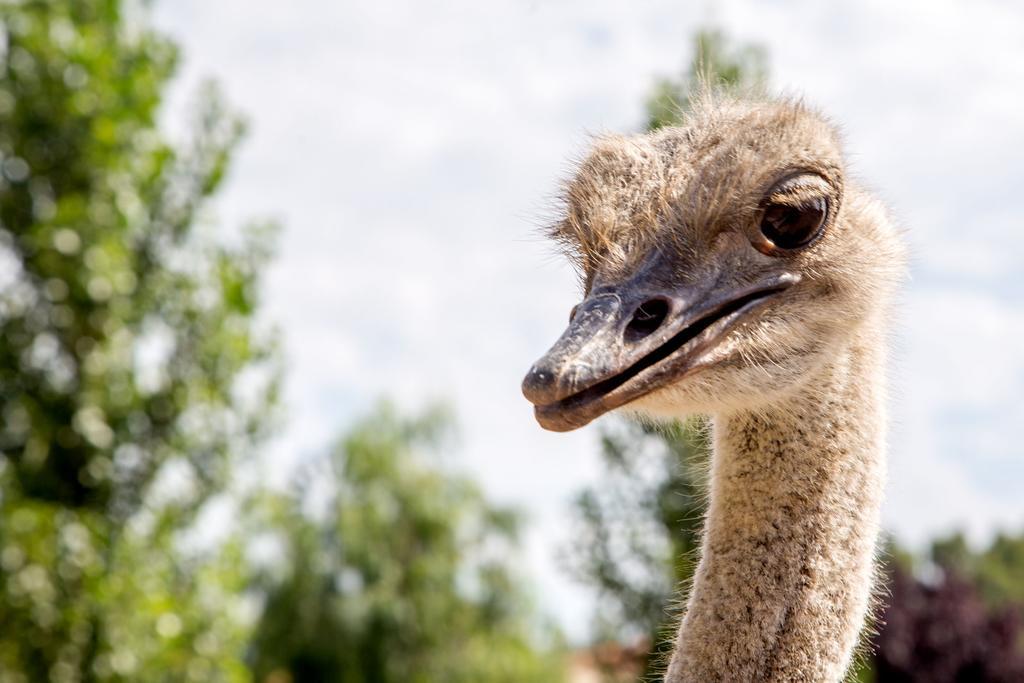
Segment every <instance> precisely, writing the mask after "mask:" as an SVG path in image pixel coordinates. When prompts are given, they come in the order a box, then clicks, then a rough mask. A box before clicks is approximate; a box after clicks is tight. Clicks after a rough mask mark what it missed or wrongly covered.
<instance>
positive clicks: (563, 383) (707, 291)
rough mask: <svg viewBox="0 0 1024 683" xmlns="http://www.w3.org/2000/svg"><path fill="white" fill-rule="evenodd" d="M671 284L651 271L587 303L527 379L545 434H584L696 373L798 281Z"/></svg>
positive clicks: (780, 277)
mask: <svg viewBox="0 0 1024 683" xmlns="http://www.w3.org/2000/svg"><path fill="white" fill-rule="evenodd" d="M664 281H665V278H657V277H652V275H651V273H650V272H649V271H648V272H646V273H641V274H639V275H638V276H637V277H634V278H633V279H631V280H629V281H627V282H624V283H620V284H618V285H615V286H596V287H594V288H593V289H592V291H591V293H590V295H589V296H588V297H587V298H586V299H585V300H584V301H583V302H582V303H580V304H579V306H578V307H577V308H576V310H575V313H574V315H573V317H572V320H571V321H570V323H569V327H568V328H567V329H566V330H565V332H563V333H562V336H561V337H560V338H559V339H558V341H556V342H555V344H554V346H552V347H551V349H550V350H549V351H548V352H547V353H546V354H544V356H543V357H541V358H540V360H538V361H537V362H536V363H534V364H533V367H531V368H530V370H529V372H528V373H527V374H526V378H525V379H524V380H523V394H524V395H525V396H526V398H527V399H528V400H529V401H530V402H531V403H533V404H534V406H535V408H534V412H535V415H536V418H537V421H538V422H539V423H540V425H541V426H542V427H544V428H545V429H550V430H553V431H569V430H572V429H577V428H579V427H582V426H583V425H585V424H587V423H589V422H590V421H591V420H593V419H595V418H597V417H598V416H600V415H602V414H604V413H606V412H608V411H610V410H614V409H615V408H618V407H620V406H622V405H625V404H627V403H629V402H630V401H633V400H635V399H637V398H639V397H641V396H644V395H645V394H648V393H651V392H652V391H655V390H656V389H658V388H660V387H663V386H665V385H666V384H670V383H672V382H675V381H678V380H679V379H681V378H683V377H685V376H686V375H688V374H690V373H692V372H695V371H696V370H698V369H700V368H701V367H703V363H702V357H703V356H705V355H706V352H707V351H708V350H709V349H710V348H712V347H713V346H715V344H716V343H717V342H718V341H720V340H721V338H722V337H723V336H724V335H725V334H726V333H727V332H728V331H729V330H731V329H732V328H733V327H734V326H735V325H736V324H738V323H739V322H740V321H741V320H743V319H744V318H745V317H747V316H748V315H749V314H750V313H751V312H752V311H753V310H754V309H755V308H758V307H759V306H760V305H761V304H763V303H764V302H766V301H767V300H769V299H770V298H772V297H773V296H775V295H777V294H779V293H781V292H782V291H783V290H785V289H787V288H788V287H790V286H791V285H793V284H795V282H796V281H797V278H796V276H794V275H791V274H789V273H781V274H777V275H774V276H771V277H768V278H763V279H762V280H761V281H760V282H758V283H756V284H753V285H745V286H733V287H728V286H722V285H721V284H720V282H721V278H719V277H717V274H709V275H708V276H707V277H704V278H700V279H696V280H695V281H692V282H689V283H687V284H684V285H679V286H665V285H664V284H663V283H664Z"/></svg>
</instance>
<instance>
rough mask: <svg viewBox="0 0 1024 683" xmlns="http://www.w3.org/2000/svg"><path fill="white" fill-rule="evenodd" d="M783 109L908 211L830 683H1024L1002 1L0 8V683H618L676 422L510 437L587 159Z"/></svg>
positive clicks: (693, 512)
mask: <svg viewBox="0 0 1024 683" xmlns="http://www.w3.org/2000/svg"><path fill="white" fill-rule="evenodd" d="M698 73H704V74H705V75H706V76H709V77H710V78H711V79H712V80H714V81H716V82H718V83H719V84H720V85H721V86H722V87H726V88H729V87H737V86H739V87H746V86H765V87H768V88H769V89H771V90H773V91H777V92H781V93H786V94H791V95H799V96H802V97H805V98H806V99H807V100H808V101H809V102H811V103H812V104H814V105H815V106H818V107H820V108H822V109H823V110H824V111H826V112H827V113H828V114H829V115H830V116H832V117H833V118H834V119H835V121H837V122H838V123H839V124H840V126H841V128H842V130H843V132H844V135H845V138H846V141H847V146H848V150H849V156H850V160H851V164H852V166H853V168H854V171H855V173H856V175H857V176H858V177H859V178H860V179H861V180H862V182H864V183H866V184H867V185H868V186H869V187H871V188H873V189H874V190H876V191H877V192H878V193H879V194H880V195H881V196H882V197H883V198H884V199H885V200H886V201H887V202H888V203H889V205H890V206H891V207H892V209H893V211H894V213H895V215H896V216H897V217H898V218H899V221H900V223H901V224H902V225H903V226H904V227H905V228H906V233H907V238H908V240H909V242H910V243H911V249H912V259H913V260H912V267H911V279H910V281H909V282H908V283H907V287H906V291H905V294H904V296H903V298H902V300H901V303H900V310H899V318H898V321H897V324H896V326H895V331H894V335H893V367H892V373H891V374H892V398H891V409H890V412H891V415H892V419H893V425H892V430H891V439H890V443H891V457H890V483H889V487H888V497H887V503H886V507H885V510H884V515H885V516H884V521H885V526H886V528H887V529H888V531H889V533H890V539H889V541H888V549H887V552H886V558H887V559H886V571H887V573H888V574H889V575H890V577H891V579H890V591H891V593H892V595H891V597H890V598H889V599H888V602H889V603H890V607H889V608H888V610H887V611H886V612H885V613H884V614H883V615H880V617H879V620H878V623H877V624H876V626H875V630H876V631H877V635H875V636H874V637H873V638H872V639H871V643H869V646H868V647H866V648H865V653H866V654H865V655H864V657H863V663H862V665H861V668H860V673H859V675H860V677H861V678H862V679H863V680H879V681H947V680H948V681H953V680H972V681H973V680H978V681H987V680H992V681H1018V680H1024V642H1022V639H1024V635H1022V634H1024V628H1022V625H1021V619H1022V612H1021V609H1022V608H1021V604H1022V603H1024V497H1022V495H1021V491H1022V490H1024V457H1022V456H1024V454H1022V453H1021V448H1020V441H1019V425H1020V424H1021V423H1022V420H1024V402H1022V401H1021V398H1022V396H1024V354H1022V353H1021V351H1020V349H1021V339H1022V338H1024V298H1022V293H1024V284H1022V283H1024V280H1022V278H1021V272H1020V265H1019V264H1020V263H1021V261H1022V259H1024V232H1022V231H1021V227H1022V225H1021V218H1020V215H1021V212H1020V209H1019V206H1018V204H1019V202H1018V198H1017V195H1018V194H1019V192H1020V188H1021V187H1022V186H1024V173H1022V171H1021V165H1020V162H1019V157H1020V154H1021V151H1022V150H1024V117H1022V116H1021V112H1022V111H1024V88H1022V84H1024V7H1021V6H1020V5H1018V4H1016V3H1010V2H1000V1H998V0H986V1H982V2H973V3H966V2H958V1H951V2H908V3H900V4H899V5H898V6H894V5H893V4H892V3H884V2H873V1H858V2H853V1H850V2H846V3H840V4H837V5H833V6H829V5H824V4H821V3H811V2H802V1H796V0H793V1H790V0H778V1H775V2H768V3H758V2H753V1H749V2H741V1H733V0H725V1H722V2H705V3H693V4H684V3H678V2H677V3H654V2H635V3H628V4H627V3H612V2H588V3H574V2H558V3H554V2H549V3H544V2H528V1H526V0H519V1H513V0H508V1H499V2H491V3H473V2H452V3H445V4H444V6H440V5H428V4H425V3H416V2H411V1H410V2H386V3H369V2H365V3H331V2H326V1H316V0H301V1H295V2H291V3H280V2H265V1H263V0H258V1H252V0H249V1H243V0H217V1H215V2H209V1H200V0H163V1H162V2H153V3H148V2H137V1H135V0H79V1H76V2H74V3H67V2H57V1H55V0H53V1H41V0H21V1H20V2H15V1H12V0H0V171H2V175H0V333H2V337H0V415H2V418H3V425H2V430H0V447H2V452H3V456H2V459H0V507H2V510H0V512H2V517H0V624H2V625H3V626H2V629H0V680H4V681H7V680H10V681H42V680H53V681H93V680H103V681H106V680H124V681H134V680H139V681H158V680H167V681H179V680H203V681H206V680H257V681H273V682H274V683H284V682H285V681H492V680H493V681H534V680H536V681H560V680H568V681H573V682H580V683H581V682H583V681H597V680H617V681H625V680H637V679H638V678H640V677H642V676H645V675H649V674H650V673H651V672H652V671H655V670H656V669H657V662H658V660H659V653H660V652H662V651H663V649H664V642H665V640H664V637H663V634H664V633H666V631H667V630H670V625H671V620H672V618H673V616H672V614H671V612H672V607H671V604H672V602H671V595H672V593H673V591H674V588H675V586H676V585H678V583H679V582H680V581H682V580H685V579H686V578H687V577H688V576H689V573H690V571H691V569H692V560H693V554H692V551H693V549H694V543H695V534H696V533H697V528H696V525H697V522H696V520H697V519H698V518H699V514H700V511H701V505H702V502H701V490H702V487H703V483H702V481H701V478H700V467H699V461H700V459H701V458H702V457H703V454H704V453H705V451H706V444H705V443H704V439H703V437H702V431H701V424H700V423H699V421H698V422H694V423H688V424H685V425H676V426H670V427H667V428H665V429H664V430H661V431H657V432H655V431H651V430H649V429H644V428H641V427H639V426H636V425H631V424H629V423H627V422H625V421H624V420H621V419H619V418H616V417H614V416H612V417H609V418H606V419H603V420H601V421H599V422H598V423H597V424H595V425H592V426H590V427H587V428H586V429H583V430H581V431H579V432H576V433H572V434H560V435H554V434H549V433H546V432H543V431H542V430H540V428H539V427H537V426H536V424H535V423H534V421H533V418H532V414H531V410H530V407H529V405H528V404H527V403H526V401H525V400H523V399H522V397H521V396H520V394H519V389H518V385H519V381H520V379H521V377H522V375H523V373H524V372H525V370H526V369H527V368H528V366H529V365H530V363H531V362H532V360H533V359H534V358H535V357H536V356H537V355H538V354H540V353H541V352H542V351H543V350H544V349H546V348H547V346H548V345H549V344H550V342H551V341H552V340H553V339H554V338H555V337H556V336H557V335H558V334H559V333H560V331H561V329H562V327H563V326H564V323H565V320H566V318H567V316H568V311H569V309H570V308H571V306H572V305H573V304H574V303H575V302H576V300H577V298H578V295H579V291H578V287H577V284H576V280H575V276H574V274H573V273H572V271H571V269H570V267H569V265H568V264H567V263H565V262H564V261H563V260H561V259H560V258H559V257H558V255H557V254H556V252H555V250H554V249H553V248H552V247H551V246H550V245H548V244H546V243H545V242H544V240H543V239H542V238H541V237H540V236H539V228H540V227H542V226H543V225H544V223H545V221H547V220H549V219H550V217H551V213H552V210H553V206H554V200H555V198H556V194H557V188H558V183H559V181H560V180H561V179H564V178H565V177H566V176H567V174H568V173H570V172H571V164H572V160H573V159H574V158H578V157H579V155H580V154H581V153H582V152H583V151H584V150H585V148H586V145H587V142H588V140H589V139H590V136H592V135H594V134H599V133H601V132H608V131H613V132H640V131H643V130H645V129H647V128H649V127H652V126H659V125H667V124H671V123H672V122H674V121H678V120H680V118H683V117H685V112H686V101H687V93H688V92H689V90H690V88H691V86H692V84H693V82H694V79H695V77H696V76H697V74H698Z"/></svg>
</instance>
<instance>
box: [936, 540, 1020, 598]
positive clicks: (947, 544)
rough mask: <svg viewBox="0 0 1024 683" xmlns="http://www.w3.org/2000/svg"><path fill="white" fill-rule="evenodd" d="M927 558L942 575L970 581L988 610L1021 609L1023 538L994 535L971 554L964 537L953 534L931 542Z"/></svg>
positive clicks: (971, 551)
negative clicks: (984, 545)
mask: <svg viewBox="0 0 1024 683" xmlns="http://www.w3.org/2000/svg"><path fill="white" fill-rule="evenodd" d="M929 555H930V558H931V560H932V562H933V563H934V564H935V565H936V566H938V567H939V568H941V569H942V570H943V571H945V572H947V573H950V574H955V575H957V576H960V577H964V578H966V579H968V580H970V581H971V583H973V584H974V585H975V586H976V587H977V589H978V592H979V593H980V595H981V597H982V598H983V599H984V600H985V602H986V603H987V604H988V605H989V606H992V607H997V606H1003V605H1006V604H1014V605H1018V606H1022V607H1024V534H1020V535H1018V536H1011V535H1009V534H1005V533H999V534H996V537H995V538H994V539H993V540H992V542H991V543H990V544H989V545H988V546H987V547H985V548H984V549H982V550H980V551H974V550H972V549H971V548H970V547H969V546H968V544H967V540H966V539H965V538H964V535H963V534H961V533H954V534H951V535H949V536H947V537H945V538H940V539H937V540H935V541H933V542H932V545H931V550H930V553H929Z"/></svg>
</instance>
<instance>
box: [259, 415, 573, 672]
mask: <svg viewBox="0 0 1024 683" xmlns="http://www.w3.org/2000/svg"><path fill="white" fill-rule="evenodd" d="M450 427H451V423H450V420H449V419H448V417H447V415H446V414H445V413H444V412H443V411H440V410H436V409H435V410H429V411H427V412H425V413H424V414H423V415H421V416H420V417H416V418H412V419H402V418H400V417H398V416H397V415H396V414H395V412H394V411H393V410H392V409H391V408H389V407H388V406H386V405H384V406H382V407H380V408H379V409H378V410H377V411H376V412H375V413H373V414H371V415H370V416H369V417H367V418H365V419H364V420H362V421H361V422H359V423H358V424H357V425H355V427H354V428H353V429H352V430H351V431H350V432H349V433H348V434H347V436H345V437H344V438H343V439H342V440H341V442H340V443H339V444H338V445H337V446H336V447H335V448H334V449H333V450H332V451H331V452H330V454H329V457H328V458H327V459H326V460H324V461H320V462H318V463H317V464H316V466H315V467H313V468H312V469H309V470H307V471H306V473H305V475H304V476H303V477H301V478H300V479H299V480H298V481H297V482H296V483H295V485H294V486H293V489H292V490H291V491H290V492H289V493H285V494H279V495H273V494H262V495H261V496H259V497H257V499H256V500H255V503H254V506H255V507H254V509H255V512H256V513H257V514H255V515H254V517H253V518H252V519H253V522H254V524H255V526H254V530H253V536H254V537H257V538H260V537H261V536H262V541H264V542H265V545H266V546H267V547H269V548H271V549H272V553H271V554H272V555H273V556H274V557H275V558H277V559H278V560H280V561H278V562H276V563H271V564H270V565H269V566H268V567H267V570H266V571H265V573H264V575H263V580H262V593H263V595H264V609H263V613H262V616H261V618H260V620H259V624H258V627H257V630H256V634H255V637H254V639H253V641H252V645H251V657H252V665H253V670H254V673H255V677H256V680H257V681H267V682H268V683H269V682H285V681H296V682H298V681H301V682H303V683H313V682H320V681H324V682H327V681H331V682H333V683H346V682H351V683H363V682H366V683H370V682H377V683H386V682H388V681H402V682H403V683H417V682H422V683H428V682H429V683H433V682H435V681H445V682H446V683H459V682H465V683H488V682H495V683H497V682H503V681H507V682H508V683H529V682H530V681H538V682H540V681H544V682H549V681H557V680H561V679H562V678H563V673H562V670H563V668H564V658H563V656H562V651H561V639H560V637H559V636H558V634H557V632H556V631H555V630H554V629H553V627H552V626H550V625H549V624H546V623H544V622H542V621H540V620H538V619H537V617H536V616H535V613H534V611H533V610H532V608H531V606H530V601H529V599H528V597H527V595H526V593H525V592H524V590H523V588H522V586H521V584H520V582H519V576H518V575H517V573H516V572H515V571H514V570H513V569H512V568H511V565H512V562H513V558H514V557H515V556H516V553H515V545H516V533H517V527H518V520H517V517H516V515H515V514H513V513H512V512H510V511H509V510H506V509H502V508H496V507H493V506H491V505H489V504H488V503H487V502H486V501H485V500H484V498H483V497H482V495H481V493H480V491H479V490H478V489H477V488H476V486H474V485H473V484H471V483H470V482H468V481H467V480H465V479H462V478H460V477H458V476H456V475H453V474H451V473H449V472H446V471H445V468H444V467H442V465H441V463H438V462H436V457H437V454H438V451H439V450H440V447H441V446H442V445H443V443H444V442H445V435H446V433H448V432H449V430H450ZM311 499H312V500H319V501H320V504H319V505H315V506H313V508H312V509H311V508H310V507H309V505H308V501H309V500H311ZM268 533H269V537H268V536H267V534H268Z"/></svg>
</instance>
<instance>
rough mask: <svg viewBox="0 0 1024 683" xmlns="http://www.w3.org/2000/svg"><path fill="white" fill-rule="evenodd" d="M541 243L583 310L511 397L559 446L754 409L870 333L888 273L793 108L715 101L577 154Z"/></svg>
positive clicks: (820, 146)
mask: <svg viewBox="0 0 1024 683" xmlns="http://www.w3.org/2000/svg"><path fill="white" fill-rule="evenodd" d="M564 205H565V213H564V216H562V217H561V219H560V220H559V221H558V222H557V224H556V225H555V227H554V228H553V231H552V232H553V236H554V237H555V238H556V239H557V240H558V241H559V242H560V243H561V244H562V245H563V246H564V247H565V248H566V251H567V253H568V254H569V255H570V257H571V258H572V259H573V260H574V262H575V263H576V264H577V265H578V269H579V272H580V275H581V280H582V285H583V290H584V297H583V301H581V302H580V303H579V304H578V305H577V306H575V307H574V308H573V311H572V313H571V317H570V322H569V327H568V329H567V330H566V331H565V332H564V333H563V334H562V336H561V338H560V339H558V341H557V342H556V343H555V345H554V346H553V347H552V348H551V349H550V350H549V351H548V352H547V353H546V354H545V355H544V356H543V357H542V358H541V359H540V360H538V361H537V362H536V363H535V364H534V365H533V367H532V368H530V371H529V373H528V374H527V376H526V379H525V380H524V382H523V393H524V394H525V395H526V397H527V398H528V399H529V400H530V401H531V402H532V403H533V404H535V406H536V408H535V412H536V416H537V419H538V421H539V422H540V423H541V425H542V426H544V427H546V428H548V429H552V430H557V431H564V430H570V429H575V428H577V427H580V426H582V425H585V424H587V423H588V422H590V421H591V420H593V419H594V418H596V417H598V416H599V415H601V414H603V413H605V412H608V411H610V410H613V409H616V408H619V407H622V406H627V407H628V408H629V409H633V410H636V411H639V412H643V413H645V414H649V415H655V416H656V415H659V414H666V415H680V414H686V413H691V412H704V413H711V412H718V411H722V410H730V409H757V408H758V406H759V405H765V404H767V403H769V402H771V401H772V400H773V398H777V397H778V395H779V393H780V392H786V391H789V390H792V388H794V387H795V386H797V385H799V384H800V383H802V382H804V381H807V380H808V378H809V377H811V376H812V375H813V370H814V368H815V367H816V365H817V364H820V363H821V362H822V361H823V360H825V359H827V358H829V357H830V356H831V355H832V352H833V351H834V350H835V349H836V348H837V346H838V345H842V344H843V343H844V341H846V340H848V339H849V338H850V337H851V336H852V335H855V334H856V333H857V330H858V329H859V328H860V327H861V326H862V325H865V324H869V323H870V321H871V320H873V319H874V317H873V314H874V312H875V311H876V310H878V309H879V308H880V307H881V304H882V303H883V301H884V299H885V298H886V297H887V295H888V292H889V291H890V289H891V287H890V285H891V283H892V281H893V280H894V279H895V277H896V276H897V274H898V272H899V264H900V260H901V259H900V253H899V241H898V239H897V236H896V235H895V234H893V232H892V230H891V228H889V227H888V225H889V223H888V221H886V220H883V216H882V213H881V212H882V209H881V207H880V205H879V204H877V203H876V202H875V201H873V200H871V199H870V198H868V196H867V195H866V194H865V193H863V192H862V191H861V190H859V189H858V188H856V187H855V185H854V184H853V183H852V182H851V181H850V179H849V178H848V176H847V174H846V171H845V164H844V161H843V157H842V152H841V149H840V144H839V140H838V136H837V133H836V131H835V129H834V128H833V127H832V126H831V125H830V124H829V123H828V122H826V121H825V120H824V119H823V118H822V117H821V116H819V115H817V114H816V113H814V112H812V111H810V110H809V109H808V108H806V107H805V106H803V105H801V104H799V103H794V102H753V103H751V102H740V101H721V100H718V101H715V100H712V99H710V98H708V99H706V101H704V102H703V103H702V104H700V105H698V107H697V108H696V109H695V111H694V112H693V113H692V115H691V116H690V117H689V120H688V122H687V124H686V125H685V126H683V127H678V128H667V129H662V130H660V131H656V132H653V133H649V134H646V135H638V136H631V137H618V136H611V137H604V138H601V139H599V140H597V142H596V143H595V144H594V147H593V149H592V151H591V152H590V154H589V156H588V157H587V158H586V159H585V160H584V161H583V162H582V163H581V164H580V166H579V169H578V171H577V173H576V175H575V177H574V178H573V179H572V180H571V181H570V182H569V183H568V185H567V187H566V191H565V194H564Z"/></svg>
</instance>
